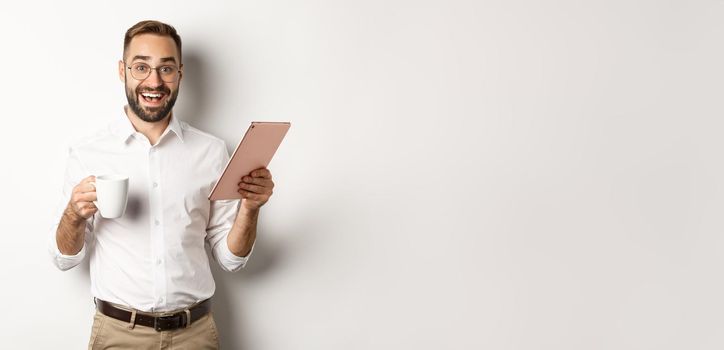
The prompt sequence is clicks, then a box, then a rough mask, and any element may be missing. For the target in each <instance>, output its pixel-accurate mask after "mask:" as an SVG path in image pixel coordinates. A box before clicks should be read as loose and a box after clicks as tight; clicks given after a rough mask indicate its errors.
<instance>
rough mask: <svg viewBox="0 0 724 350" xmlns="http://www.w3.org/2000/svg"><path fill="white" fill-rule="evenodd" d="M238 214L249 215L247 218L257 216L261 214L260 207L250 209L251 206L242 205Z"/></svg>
mask: <svg viewBox="0 0 724 350" xmlns="http://www.w3.org/2000/svg"><path fill="white" fill-rule="evenodd" d="M238 216H240V217H241V216H243V217H247V218H255V217H257V216H259V208H256V209H249V208H247V207H245V206H244V205H240V206H239V215H238Z"/></svg>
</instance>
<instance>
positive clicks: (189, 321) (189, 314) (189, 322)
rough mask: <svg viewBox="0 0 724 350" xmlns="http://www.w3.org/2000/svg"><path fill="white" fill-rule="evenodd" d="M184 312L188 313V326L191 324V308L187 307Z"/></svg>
mask: <svg viewBox="0 0 724 350" xmlns="http://www.w3.org/2000/svg"><path fill="white" fill-rule="evenodd" d="M184 312H185V313H186V327H188V326H190V325H191V310H189V309H186V310H184Z"/></svg>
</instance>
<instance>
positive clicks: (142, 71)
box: [131, 63, 151, 80]
mask: <svg viewBox="0 0 724 350" xmlns="http://www.w3.org/2000/svg"><path fill="white" fill-rule="evenodd" d="M150 73H151V67H149V66H148V65H147V64H145V63H134V64H133V65H132V66H131V76H133V78H134V79H137V80H143V79H146V78H148V75H149V74H150Z"/></svg>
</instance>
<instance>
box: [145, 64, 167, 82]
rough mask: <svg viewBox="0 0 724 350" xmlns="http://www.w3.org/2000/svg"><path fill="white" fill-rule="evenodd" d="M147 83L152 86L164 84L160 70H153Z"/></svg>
mask: <svg viewBox="0 0 724 350" xmlns="http://www.w3.org/2000/svg"><path fill="white" fill-rule="evenodd" d="M146 82H147V83H148V84H150V85H152V86H159V85H161V84H163V80H161V75H159V74H158V69H155V68H153V69H151V74H149V75H148V78H146Z"/></svg>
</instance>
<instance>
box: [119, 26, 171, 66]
mask: <svg viewBox="0 0 724 350" xmlns="http://www.w3.org/2000/svg"><path fill="white" fill-rule="evenodd" d="M149 33H150V34H156V35H161V36H168V37H171V39H173V41H174V42H175V43H176V48H177V49H178V58H179V61H180V60H181V37H180V36H179V35H178V33H176V28H174V27H172V26H170V25H168V24H166V23H163V22H159V21H151V20H149V21H140V22H138V23H136V24H134V25H133V27H131V28H128V30H127V31H126V37H125V39H123V59H124V60H125V58H126V50H128V45H130V44H131V39H133V37H134V36H136V35H141V34H149Z"/></svg>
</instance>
